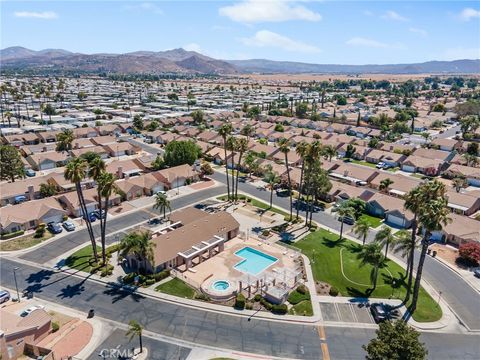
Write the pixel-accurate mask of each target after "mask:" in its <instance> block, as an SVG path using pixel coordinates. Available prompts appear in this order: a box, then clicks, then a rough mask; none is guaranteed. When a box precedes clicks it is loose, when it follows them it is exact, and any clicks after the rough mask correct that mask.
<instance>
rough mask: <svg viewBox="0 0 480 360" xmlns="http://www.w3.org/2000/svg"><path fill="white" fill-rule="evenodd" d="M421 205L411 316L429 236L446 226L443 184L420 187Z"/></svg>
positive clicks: (417, 294)
mask: <svg viewBox="0 0 480 360" xmlns="http://www.w3.org/2000/svg"><path fill="white" fill-rule="evenodd" d="M420 187H421V191H420V192H421V198H422V200H423V201H422V205H421V208H420V212H419V214H418V220H419V222H420V224H421V225H422V229H423V236H422V242H421V252H420V258H419V260H418V266H417V275H416V277H415V284H414V286H413V295H412V303H411V305H410V307H409V310H410V313H411V314H413V313H414V311H415V310H416V308H417V301H418V296H419V293H420V282H421V280H422V273H423V265H424V263H425V258H426V255H427V250H428V246H429V240H430V236H431V234H432V232H433V231H440V230H442V227H443V225H446V224H448V223H449V222H450V221H451V219H450V218H449V214H450V210H449V208H448V198H447V196H446V188H445V184H443V183H441V182H439V181H438V180H434V181H430V182H427V183H424V184H422V185H420Z"/></svg>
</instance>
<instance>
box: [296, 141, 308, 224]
mask: <svg viewBox="0 0 480 360" xmlns="http://www.w3.org/2000/svg"><path fill="white" fill-rule="evenodd" d="M307 149H308V144H307V142H306V141H301V142H300V143H298V144H297V146H296V147H295V152H296V153H297V155H298V156H299V157H300V159H302V167H301V168H300V184H298V200H297V206H296V208H297V215H296V217H297V218H298V213H299V211H300V198H301V197H302V192H303V175H304V172H305V160H304V158H305V155H306V154H307Z"/></svg>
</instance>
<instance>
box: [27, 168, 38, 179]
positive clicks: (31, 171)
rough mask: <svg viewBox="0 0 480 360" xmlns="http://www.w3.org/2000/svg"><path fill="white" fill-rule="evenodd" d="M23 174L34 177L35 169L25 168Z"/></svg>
mask: <svg viewBox="0 0 480 360" xmlns="http://www.w3.org/2000/svg"><path fill="white" fill-rule="evenodd" d="M25 175H27V176H28V177H34V176H35V175H36V174H35V171H33V170H32V169H27V170H25Z"/></svg>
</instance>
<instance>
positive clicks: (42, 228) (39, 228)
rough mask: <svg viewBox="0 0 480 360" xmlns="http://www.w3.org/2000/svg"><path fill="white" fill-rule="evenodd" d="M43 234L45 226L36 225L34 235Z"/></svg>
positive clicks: (40, 235) (39, 236)
mask: <svg viewBox="0 0 480 360" xmlns="http://www.w3.org/2000/svg"><path fill="white" fill-rule="evenodd" d="M43 235H45V228H44V227H40V226H39V227H37V229H36V230H35V235H34V237H36V238H41V237H43Z"/></svg>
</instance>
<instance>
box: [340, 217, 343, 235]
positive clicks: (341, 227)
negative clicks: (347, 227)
mask: <svg viewBox="0 0 480 360" xmlns="http://www.w3.org/2000/svg"><path fill="white" fill-rule="evenodd" d="M342 236H343V216H342V221H341V225H340V240H342Z"/></svg>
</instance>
